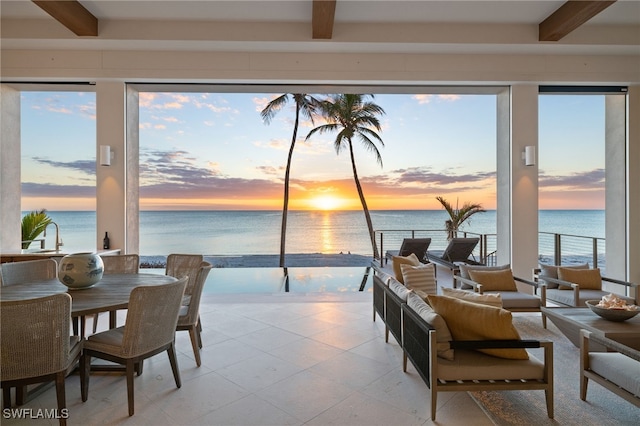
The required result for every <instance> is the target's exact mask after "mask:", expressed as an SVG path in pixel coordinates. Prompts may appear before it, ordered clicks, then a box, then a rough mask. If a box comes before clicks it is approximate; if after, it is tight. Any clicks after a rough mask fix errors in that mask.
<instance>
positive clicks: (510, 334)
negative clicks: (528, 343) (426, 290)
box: [428, 295, 529, 359]
mask: <svg viewBox="0 0 640 426" xmlns="http://www.w3.org/2000/svg"><path fill="white" fill-rule="evenodd" d="M428 298H429V303H430V304H431V306H432V307H433V310H434V311H436V312H437V313H438V314H440V315H441V316H442V318H444V320H445V322H446V323H447V326H448V327H449V330H450V331H451V335H452V336H453V339H454V340H519V339H520V335H519V334H518V330H516V328H515V327H514V326H513V322H512V317H511V312H509V311H507V310H506V309H501V308H495V307H493V306H486V305H480V304H478V303H471V302H467V301H465V300H460V299H456V298H453V297H448V296H436V295H429V296H428ZM481 351H482V352H484V353H486V354H489V355H493V356H497V357H500V358H509V359H529V355H528V354H527V351H526V350H524V349H482V350H481Z"/></svg>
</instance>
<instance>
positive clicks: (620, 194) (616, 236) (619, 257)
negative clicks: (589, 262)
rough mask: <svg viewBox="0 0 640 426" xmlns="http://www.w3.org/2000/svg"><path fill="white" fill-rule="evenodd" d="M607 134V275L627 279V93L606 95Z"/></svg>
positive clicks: (600, 248)
mask: <svg viewBox="0 0 640 426" xmlns="http://www.w3.org/2000/svg"><path fill="white" fill-rule="evenodd" d="M604 137H605V238H606V273H605V274H604V275H606V276H607V277H611V278H617V279H621V280H624V279H625V278H626V276H627V244H626V238H625V237H626V235H627V196H626V194H627V98H626V96H624V95H605V136H604ZM604 249H605V247H598V252H600V253H601V252H602V251H603V250H604ZM595 266H597V265H595ZM595 266H594V267H595ZM611 290H614V288H611ZM618 291H619V289H618Z"/></svg>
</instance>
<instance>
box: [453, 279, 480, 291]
mask: <svg viewBox="0 0 640 426" xmlns="http://www.w3.org/2000/svg"><path fill="white" fill-rule="evenodd" d="M456 281H460V282H461V283H463V284H467V285H470V286H472V287H473V290H474V291H476V292H477V291H478V286H479V285H480V284H478V283H477V282H475V281H473V280H472V279H470V278H462V277H461V276H460V275H454V276H453V284H454V285H453V288H456V285H455V284H456Z"/></svg>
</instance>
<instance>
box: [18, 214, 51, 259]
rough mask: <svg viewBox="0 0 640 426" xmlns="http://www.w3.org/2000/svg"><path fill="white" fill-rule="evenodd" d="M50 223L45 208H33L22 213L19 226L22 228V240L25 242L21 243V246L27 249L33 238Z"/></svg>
mask: <svg viewBox="0 0 640 426" xmlns="http://www.w3.org/2000/svg"><path fill="white" fill-rule="evenodd" d="M50 223H51V218H50V217H49V215H48V214H47V211H46V210H45V209H42V210H40V211H38V210H34V211H32V212H29V213H27V214H26V215H24V216H23V217H22V221H21V224H20V226H21V228H22V241H27V242H23V243H22V248H23V249H28V248H29V246H30V245H31V243H32V242H33V240H35V239H36V238H37V237H38V235H40V234H42V233H43V232H44V230H45V229H46V228H47V226H48V225H49V224H50Z"/></svg>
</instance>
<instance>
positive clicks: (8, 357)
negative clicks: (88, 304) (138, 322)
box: [0, 293, 85, 425]
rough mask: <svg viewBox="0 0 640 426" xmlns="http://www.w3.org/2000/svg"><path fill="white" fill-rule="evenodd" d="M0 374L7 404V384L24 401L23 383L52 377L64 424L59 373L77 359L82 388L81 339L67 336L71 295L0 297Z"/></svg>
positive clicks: (6, 404) (66, 371)
mask: <svg viewBox="0 0 640 426" xmlns="http://www.w3.org/2000/svg"><path fill="white" fill-rule="evenodd" d="M0 312H1V315H2V322H1V323H0V327H1V328H0V330H1V333H0V342H1V345H0V346H1V348H2V349H1V350H2V358H1V359H0V376H1V377H2V391H3V399H4V408H9V407H10V406H11V388H12V387H15V388H16V403H17V404H18V405H21V404H22V403H23V402H24V397H25V392H24V390H25V388H26V386H27V385H29V384H34V383H43V382H50V381H55V384H56V397H57V401H58V412H57V414H58V415H59V420H60V424H61V425H66V416H65V412H66V411H67V410H66V394H65V377H66V376H67V375H68V374H69V373H70V372H71V370H73V368H74V367H75V365H76V363H77V362H80V387H81V392H84V383H85V382H84V380H83V378H84V371H85V369H84V368H83V364H82V362H83V360H82V357H81V352H82V344H83V342H82V341H81V340H80V339H79V338H78V336H69V327H70V323H71V296H69V295H68V294H67V293H58V294H54V295H51V296H46V297H40V298H35V299H23V300H11V301H3V302H0Z"/></svg>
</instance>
